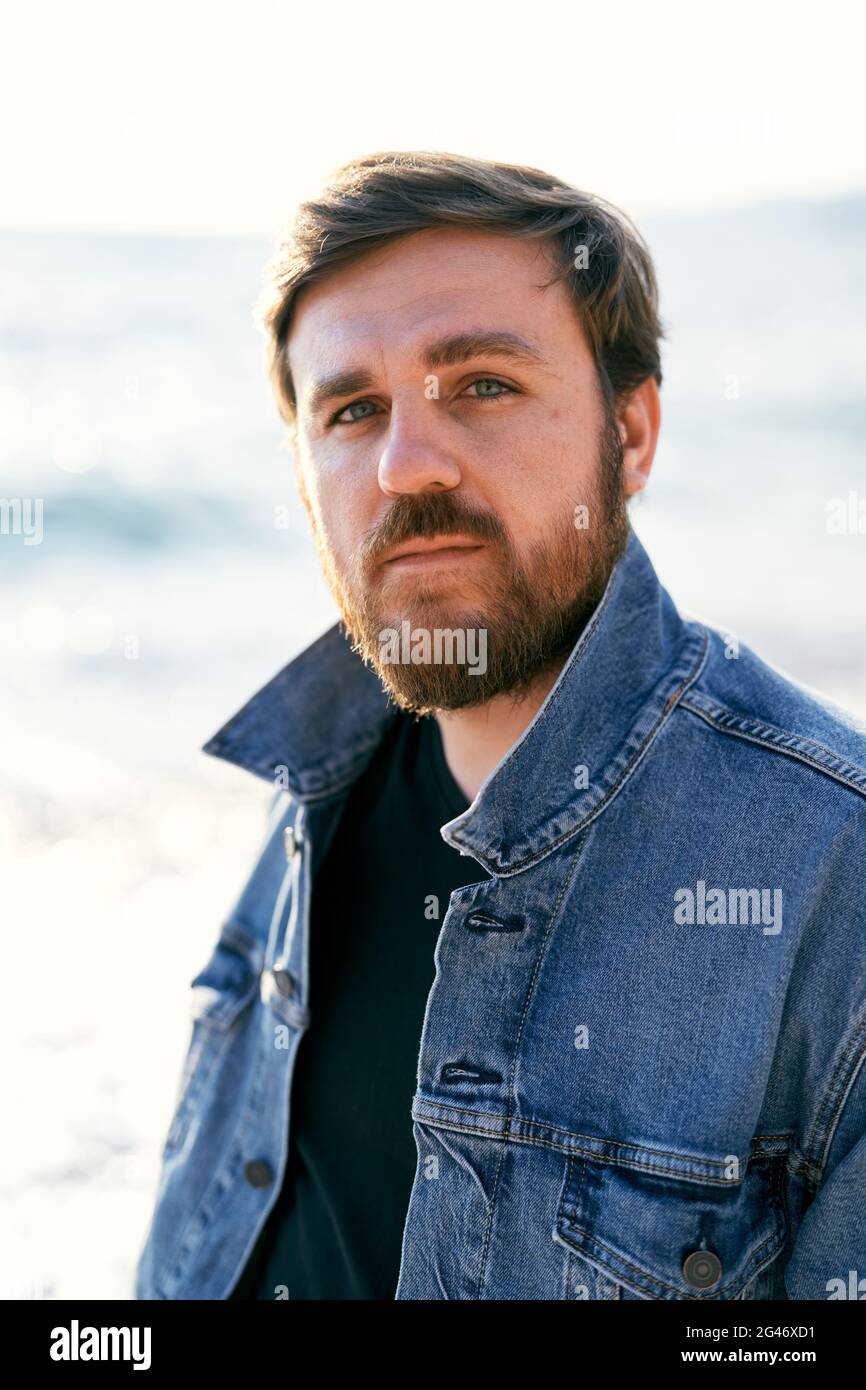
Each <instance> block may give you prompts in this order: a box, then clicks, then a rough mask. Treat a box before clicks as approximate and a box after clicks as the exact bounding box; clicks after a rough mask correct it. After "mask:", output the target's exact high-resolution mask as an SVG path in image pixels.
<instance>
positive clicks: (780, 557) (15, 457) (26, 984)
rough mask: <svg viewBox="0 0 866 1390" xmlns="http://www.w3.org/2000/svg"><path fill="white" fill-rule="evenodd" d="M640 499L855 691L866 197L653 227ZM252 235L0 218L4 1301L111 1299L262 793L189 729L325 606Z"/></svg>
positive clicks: (863, 487) (700, 601) (741, 623)
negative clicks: (262, 315) (193, 1006)
mask: <svg viewBox="0 0 866 1390" xmlns="http://www.w3.org/2000/svg"><path fill="white" fill-rule="evenodd" d="M642 226H643V229H644V231H645V233H646V235H647V237H648V239H649V242H650V245H651V247H652V250H653V252H654V255H655V257H656V263H657V267H658V271H659V276H660V281H661V286H662V313H663V317H664V320H665V323H666V327H667V335H668V336H667V342H666V346H665V357H664V369H665V382H664V386H663V392H662V402H663V428H662V438H661V443H660V447H659V451H658V454H657V459H656V465H655V469H654V474H653V479H652V482H651V486H650V488H649V489H648V490H647V492H646V493H645V494H644V495H643V496H642V497H641V498H640V499H639V502H638V504H637V505H636V506H635V507H634V509H633V512H632V516H633V519H634V523H635V525H636V528H637V529H638V531H639V533H640V535H641V537H642V539H643V540H644V542H645V543H646V545H647V547H648V549H649V551H650V554H651V556H652V558H653V560H654V563H655V564H656V567H657V569H658V572H659V574H660V576H661V578H662V580H663V582H664V583H665V584H666V585H667V587H668V588H669V589H670V591H671V592H672V594H673V595H674V597H675V598H676V600H677V601H678V602H679V604H680V606H681V607H682V608H683V609H684V610H685V611H686V612H688V613H693V614H696V615H697V616H699V617H702V618H704V619H706V620H707V621H710V622H712V623H714V624H715V625H717V626H719V627H721V628H723V629H724V630H725V631H726V632H729V633H731V634H732V635H735V636H737V637H738V638H739V639H740V640H741V641H744V642H747V643H749V644H750V645H752V646H754V647H755V648H756V649H757V650H758V651H759V652H761V654H762V655H763V656H765V658H766V659H768V660H770V661H771V662H773V664H775V665H777V666H779V667H780V668H781V669H782V670H784V671H785V672H787V673H788V674H790V675H791V676H793V677H794V678H795V679H797V680H799V681H801V682H803V683H804V684H806V685H808V686H810V687H812V688H813V689H816V690H819V691H820V692H822V693H823V694H825V695H826V696H827V697H828V698H830V699H831V700H833V701H835V702H836V703H838V704H840V705H842V706H843V707H846V708H848V709H851V710H853V711H854V712H855V713H857V714H858V715H860V716H861V717H866V641H864V632H866V619H864V615H866V584H864V578H866V534H858V533H857V531H856V530H852V531H851V532H849V533H848V534H841V535H840V534H832V533H831V532H830V531H828V525H827V523H828V507H830V506H831V504H832V501H833V499H834V498H838V499H843V500H846V499H847V498H848V496H849V494H851V493H853V494H854V496H855V503H856V502H859V501H861V500H863V501H866V462H864V447H863V438H864V426H866V408H864V378H866V353H864V346H863V337H864V335H863V324H864V312H866V269H864V267H866V197H861V198H855V199H848V200H845V201H835V202H834V201H831V202H826V203H822V204H803V205H767V206H760V207H750V208H744V209H739V210H735V211H729V212H724V213H714V214H701V215H697V216H696V215H689V216H684V217H665V218H656V219H647V220H645V221H644V222H643V223H642ZM268 253H269V247H268V246H267V245H266V244H265V243H264V242H257V241H255V240H231V239H217V238H215V239H211V240H207V239H177V240H175V239H172V238H151V237H147V238H133V237H122V238H121V237H97V236H86V237H85V236H82V237H73V236H57V235H32V236H23V235H19V234H0V357H2V371H0V458H2V479H3V482H2V493H3V496H4V497H6V498H15V497H21V498H33V499H42V503H43V513H42V536H41V543H40V544H25V537H24V536H23V535H21V534H0V586H2V595H3V602H2V606H0V629H2V639H3V640H2V650H3V653H4V661H3V680H2V685H0V718H2V727H3V730H4V737H3V762H2V780H0V873H2V878H3V909H4V910H3V924H4V928H5V930H4V960H5V967H6V968H5V969H4V971H3V985H2V996H0V1029H2V1036H0V1042H2V1055H3V1057H4V1058H5V1059H6V1064H5V1069H4V1070H5V1075H4V1092H5V1113H6V1115H7V1121H8V1122H7V1129H6V1143H5V1144H4V1146H3V1150H2V1154H0V1230H2V1240H0V1247H2V1257H0V1259H2V1264H0V1295H2V1296H7V1297H8V1296H23V1297H48V1298H56V1297H76V1298H126V1297H129V1296H130V1294H131V1280H132V1270H133V1266H134V1262H135V1259H136V1257H137V1254H138V1250H139V1247H140V1243H141V1240H142V1239H143V1236H144V1230H145V1226H146V1222H147V1219H148V1216H149V1213H150V1208H151V1203H152V1197H153V1187H154V1184H155V1181H156V1174H157V1164H158V1155H159V1149H160V1146H161V1143H162V1140H163V1138H164V1134H165V1130H166V1128H167V1125H168V1122H169V1119H170V1114H171V1109H172V1105H173V1096H174V1089H175V1086H176V1082H177V1079H178V1075H179V1070H180V1065H181V1062H182V1057H183V1052H184V1050H185V1046H186V1041H187V1035H188V1028H189V1024H188V1021H187V1015H186V1008H187V998H188V984H189V980H190V979H191V978H192V976H193V975H194V974H195V972H196V971H197V970H198V969H199V967H200V966H201V965H202V964H203V963H204V960H205V959H206V958H207V956H208V955H209V953H210V950H211V948H212V945H213V942H214V940H215V937H216V934H217V932H218V930H219V926H220V923H221V921H222V919H223V916H224V915H225V913H226V911H227V909H228V908H229V906H230V903H231V901H232V899H233V897H234V896H235V894H236V893H237V892H238V891H239V890H240V887H241V885H242V883H243V880H244V878H245V875H246V873H247V871H248V869H249V867H250V864H251V861H252V858H253V856H254V854H255V852H256V849H257V846H258V843H259V838H260V835H261V833H262V830H263V816H264V810H265V806H266V802H267V799H268V795H269V789H268V787H267V786H266V785H265V784H264V783H262V782H259V781H258V780H257V779H253V778H250V777H248V776H247V775H245V774H243V773H241V772H238V771H237V770H235V769H232V768H229V767H225V766H223V765H221V764H219V763H216V762H215V761H213V760H211V759H208V758H206V757H204V756H203V755H202V754H201V753H200V751H199V749H200V746H201V744H202V743H203V742H204V740H205V739H206V738H207V737H208V736H209V735H210V734H211V733H212V732H213V731H214V730H215V729H216V728H217V727H218V726H219V725H220V724H221V723H222V722H223V721H224V720H225V719H226V718H227V717H228V716H229V715H230V714H231V713H233V712H234V710H235V709H236V708H238V706H239V705H240V704H241V703H242V702H243V701H244V700H245V699H246V698H247V697H248V696H249V695H250V694H251V693H252V692H253V691H254V690H255V689H257V688H258V687H259V686H260V685H261V684H263V683H264V681H265V680H266V679H268V678H269V677H270V676H271V675H272V674H273V673H274V672H275V671H276V670H277V669H278V668H279V667H280V666H282V665H283V664H284V663H285V662H286V661H288V660H289V659H290V658H291V657H292V656H293V655H295V654H296V653H297V652H298V651H300V650H301V649H302V648H303V647H304V646H306V645H307V643H308V642H309V641H311V640H312V639H313V638H314V637H315V636H317V635H318V633H319V632H321V631H322V630H323V629H324V628H325V627H326V626H328V625H329V624H330V623H331V622H332V621H333V619H334V617H335V613H334V610H333V607H332V604H331V601H330V598H329V596H328V595H327V592H326V589H325V586H324V582H323V581H322V579H321V577H320V575H319V573H318V568H317V563H316V559H315V554H314V550H313V546H312V542H311V541H310V539H309V537H308V535H307V532H306V521H305V517H304V514H303V510H302V508H301V506H300V503H299V502H298V501H297V499H296V498H295V495H294V484H293V480H292V476H291V467H290V461H289V458H288V455H287V453H286V452H285V450H284V449H283V448H282V444H281V428H280V421H279V418H278V416H277V413H276V409H275V407H274V405H273V402H272V400H271V396H270V393H269V387H268V385H267V383H266V380H265V376H264V370H263V340H262V339H261V338H260V337H259V335H258V333H257V330H256V329H255V327H254V325H253V321H252V303H253V300H254V299H255V296H256V294H257V293H258V290H259V287H260V277H261V271H262V266H263V264H264V261H265V260H266V258H267V255H268Z"/></svg>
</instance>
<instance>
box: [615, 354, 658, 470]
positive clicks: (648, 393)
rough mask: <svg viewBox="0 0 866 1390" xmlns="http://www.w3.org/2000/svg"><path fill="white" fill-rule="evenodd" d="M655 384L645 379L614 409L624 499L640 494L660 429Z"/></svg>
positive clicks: (651, 464)
mask: <svg viewBox="0 0 866 1390" xmlns="http://www.w3.org/2000/svg"><path fill="white" fill-rule="evenodd" d="M661 414H662V411H661V400H660V398H659V388H658V384H657V383H656V382H655V381H654V380H653V378H652V377H649V378H648V379H647V380H646V381H644V382H641V384H640V386H637V387H636V388H635V390H634V391H632V393H631V395H629V396H627V397H625V399H624V400H623V401H622V402H621V403H620V404H619V405H618V406H617V407H616V419H617V426H618V428H619V437H620V440H621V441H622V448H623V459H622V476H623V491H624V493H625V495H626V497H633V496H634V494H635V493H637V492H642V491H643V489H644V488H645V487H646V485H647V483H648V482H649V475H650V471H651V469H652V466H653V459H654V458H655V452H656V443H657V441H658V437H659V429H660V427H661Z"/></svg>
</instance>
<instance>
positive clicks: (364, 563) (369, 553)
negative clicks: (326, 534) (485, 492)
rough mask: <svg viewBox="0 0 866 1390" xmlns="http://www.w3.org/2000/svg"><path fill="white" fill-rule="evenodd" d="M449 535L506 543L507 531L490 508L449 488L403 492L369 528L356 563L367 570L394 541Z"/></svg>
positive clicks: (389, 548) (398, 543)
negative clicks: (437, 490)
mask: <svg viewBox="0 0 866 1390" xmlns="http://www.w3.org/2000/svg"><path fill="white" fill-rule="evenodd" d="M451 535H465V536H471V537H472V539H473V540H480V541H493V542H499V543H501V544H504V545H507V544H508V533H507V531H506V530H505V527H504V526H503V524H502V522H501V521H500V520H499V518H498V517H496V516H494V515H493V513H492V512H488V511H484V510H483V509H481V508H479V507H473V506H472V505H471V504H470V503H468V502H465V501H464V500H463V499H462V498H460V499H458V498H457V497H455V496H454V494H453V493H450V492H420V493H404V494H403V496H401V497H398V498H397V500H396V502H394V503H393V504H392V506H391V507H390V508H389V510H388V511H387V513H386V514H385V516H384V517H383V518H382V520H381V521H380V522H379V523H378V525H377V526H375V527H374V528H373V529H372V530H370V531H368V533H367V535H366V536H365V538H364V540H363V542H362V544H361V546H360V548H359V550H358V556H357V559H358V563H359V565H360V567H361V569H362V570H365V571H366V570H369V569H370V568H372V567H373V566H374V565H376V564H377V563H378V561H379V560H380V559H381V558H382V556H383V555H384V554H385V553H386V552H387V551H388V550H391V549H392V548H393V547H394V546H395V545H404V544H405V543H406V542H407V541H414V540H418V539H430V538H431V537H433V536H451Z"/></svg>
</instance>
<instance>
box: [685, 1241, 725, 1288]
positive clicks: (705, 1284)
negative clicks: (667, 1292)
mask: <svg viewBox="0 0 866 1390" xmlns="http://www.w3.org/2000/svg"><path fill="white" fill-rule="evenodd" d="M721 1277H722V1262H721V1260H720V1259H719V1257H718V1255H717V1254H716V1253H715V1252H714V1251H713V1250H693V1251H692V1253H691V1254H690V1255H686V1258H685V1260H684V1262H683V1278H684V1279H685V1281H686V1283H687V1284H688V1285H689V1287H690V1288H692V1289H710V1288H712V1286H713V1284H717V1283H718V1282H719V1280H720V1279H721Z"/></svg>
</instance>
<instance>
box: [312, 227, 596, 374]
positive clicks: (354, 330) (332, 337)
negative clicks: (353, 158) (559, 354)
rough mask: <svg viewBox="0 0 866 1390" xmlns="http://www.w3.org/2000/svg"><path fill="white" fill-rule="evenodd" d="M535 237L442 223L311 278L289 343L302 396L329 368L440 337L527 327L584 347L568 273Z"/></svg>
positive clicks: (406, 350) (541, 337)
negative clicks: (557, 272)
mask: <svg viewBox="0 0 866 1390" xmlns="http://www.w3.org/2000/svg"><path fill="white" fill-rule="evenodd" d="M552 273H553V260H552V258H551V255H550V250H549V247H548V246H547V245H546V244H545V243H544V242H543V241H539V240H537V239H535V238H533V239H528V238H523V237H514V236H505V235H503V234H501V233H496V232H485V231H470V230H459V231H457V230H454V231H452V230H449V229H446V228H441V229H440V228H435V229H430V230H425V231H423V232H414V233H412V234H411V235H408V236H404V237H400V238H398V239H397V240H395V241H393V242H389V243H388V244H387V245H386V246H384V247H379V248H377V249H376V250H375V251H371V252H368V253H367V254H366V255H365V256H362V257H361V258H360V259H359V260H357V261H353V262H352V264H351V265H348V266H343V267H341V268H339V269H337V270H334V271H333V272H330V273H329V274H328V275H327V276H326V277H324V278H323V279H322V280H320V281H314V282H312V283H311V284H309V285H307V286H305V287H304V289H303V290H302V291H301V292H300V294H299V296H298V300H297V303H296V307H295V314H294V319H293V323H292V328H291V331H290V333H289V338H288V343H287V352H288V364H289V370H290V371H291V373H292V379H293V381H294V383H295V391H296V395H297V398H298V400H299V401H300V400H301V398H302V395H303V394H304V390H305V386H307V385H308V384H309V383H310V382H311V381H312V380H314V379H316V378H317V377H319V376H321V375H322V373H323V372H324V371H327V370H340V369H343V368H345V367H347V366H355V365H361V364H362V363H363V364H364V365H365V366H373V367H375V366H376V365H381V364H382V363H383V362H384V361H385V359H386V356H397V357H400V356H404V355H407V356H410V357H412V356H416V355H420V351H421V348H422V346H423V344H424V343H426V342H427V341H429V340H430V339H431V338H433V337H438V336H440V335H444V334H447V333H449V332H451V331H454V332H455V333H457V332H460V331H465V330H466V329H467V328H472V329H473V330H476V329H482V328H487V329H493V328H496V329H500V330H503V329H507V330H511V331H514V332H517V333H523V334H525V335H526V336H528V337H530V338H532V339H534V340H535V341H536V342H538V343H541V344H547V345H548V346H549V347H550V349H551V350H552V351H555V350H556V348H557V347H560V348H562V347H565V348H567V347H569V346H570V347H571V348H572V350H573V349H574V347H575V346H577V347H578V348H580V347H581V346H583V348H584V350H586V351H588V349H587V348H586V344H585V340H584V338H583V334H582V331H581V328H580V325H579V320H578V316H577V313H576V311H575V307H574V303H573V300H572V297H571V294H570V291H569V289H568V286H567V284H566V283H564V282H562V281H557V282H555V283H554V284H552V285H545V282H546V281H548V280H550V279H551V276H552Z"/></svg>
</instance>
